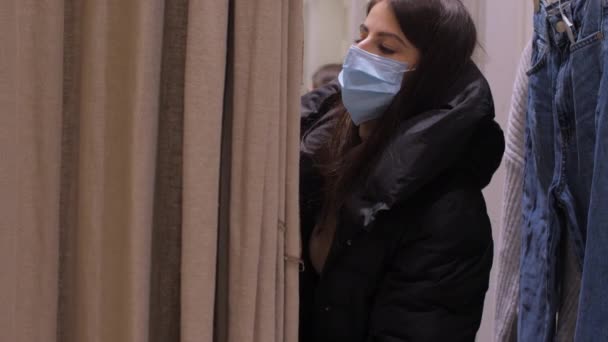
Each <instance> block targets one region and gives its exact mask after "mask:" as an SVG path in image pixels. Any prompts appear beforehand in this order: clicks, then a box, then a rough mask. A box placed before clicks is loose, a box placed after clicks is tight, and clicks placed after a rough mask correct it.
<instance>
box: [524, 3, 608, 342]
mask: <svg viewBox="0 0 608 342" xmlns="http://www.w3.org/2000/svg"><path fill="white" fill-rule="evenodd" d="M561 3H562V10H561V11H560V7H559V2H558V1H556V2H555V3H553V4H550V5H547V4H546V3H545V2H541V6H540V11H539V12H537V13H536V14H535V15H534V27H535V35H534V49H533V56H532V68H531V70H530V71H529V72H528V75H529V76H530V80H529V87H530V88H529V103H528V115H527V119H526V120H527V121H526V124H527V128H526V141H525V143H526V167H525V178H524V195H523V197H524V199H523V212H524V227H522V255H521V273H520V277H521V279H520V304H519V321H518V335H519V341H520V342H549V341H553V340H554V335H555V329H556V319H557V318H556V312H557V310H558V308H559V305H560V303H559V298H560V297H559V292H560V288H559V285H560V282H559V280H560V274H559V272H560V264H561V261H562V260H561V258H560V255H562V254H564V251H563V250H561V249H562V248H563V247H562V246H566V245H567V244H564V243H563V239H564V238H568V239H571V240H572V245H573V246H574V249H575V250H574V254H575V255H576V256H577V258H578V261H579V265H580V267H581V270H582V284H581V294H580V302H579V312H578V322H577V328H576V341H577V342H587V341H608V72H607V73H604V68H605V67H607V66H608V39H606V36H605V33H606V32H607V31H606V29H607V28H608V20H605V18H608V17H607V15H608V0H570V1H565V0H562V2H561ZM562 14H563V15H565V17H566V18H564V16H563V15H562ZM567 19H569V20H567ZM570 22H572V23H573V25H572V26H571V31H570V32H571V33H572V34H571V35H569V34H568V28H569V25H568V24H569V23H570Z"/></svg>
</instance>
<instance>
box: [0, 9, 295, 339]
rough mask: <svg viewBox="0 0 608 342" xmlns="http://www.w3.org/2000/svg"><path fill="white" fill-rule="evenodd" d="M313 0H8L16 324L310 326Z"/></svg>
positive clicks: (6, 120) (77, 334) (5, 315)
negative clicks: (306, 271)
mask: <svg viewBox="0 0 608 342" xmlns="http://www.w3.org/2000/svg"><path fill="white" fill-rule="evenodd" d="M301 12H302V6H301V3H300V1H298V0H294V1H291V0H289V1H280V2H279V1H271V0H230V1H229V0H224V1H207V0H151V1H143V0H140V1H136V0H127V1H125V0H108V1H84V0H44V1H40V0H3V1H1V2H0V42H1V45H0V331H2V335H3V337H2V340H6V341H15V342H33V341H40V342H49V341H58V342H64V341H65V342H83V341H85V342H98V341H99V342H106V341H112V342H115V341H116V342H121V341H129V342H131V341H142V342H143V341H193V342H194V341H205V342H206V341H214V340H215V341H222V342H223V341H239V342H241V341H245V342H246V341H260V342H262V341H263V342H267V341H276V342H283V341H294V342H295V341H296V340H297V311H298V308H297V291H298V290H297V277H298V275H297V272H298V264H297V258H298V255H299V240H298V239H299V232H298V224H299V223H298V210H297V193H298V175H297V170H298V169H297V168H298V159H297V158H298V139H299V134H298V129H299V128H298V125H299V114H298V113H299V90H300V87H301V74H302V72H301V65H302V45H303V43H302V23H301V21H302V19H301V15H302V13H301ZM220 204H221V205H220ZM216 284H217V286H216Z"/></svg>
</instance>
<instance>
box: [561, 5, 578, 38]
mask: <svg viewBox="0 0 608 342" xmlns="http://www.w3.org/2000/svg"><path fill="white" fill-rule="evenodd" d="M559 13H560V14H561V15H562V20H563V21H564V22H565V23H566V32H567V33H568V38H569V39H570V43H572V44H574V43H576V40H575V39H574V32H573V31H572V27H573V26H574V24H573V23H572V21H570V18H568V16H567V15H566V13H565V12H564V8H563V7H562V0H559Z"/></svg>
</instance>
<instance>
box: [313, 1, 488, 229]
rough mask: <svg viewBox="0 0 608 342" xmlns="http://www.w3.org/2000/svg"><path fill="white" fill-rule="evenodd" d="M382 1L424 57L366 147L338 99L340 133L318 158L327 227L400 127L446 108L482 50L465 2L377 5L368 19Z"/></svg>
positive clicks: (338, 129) (419, 2) (403, 85)
mask: <svg viewBox="0 0 608 342" xmlns="http://www.w3.org/2000/svg"><path fill="white" fill-rule="evenodd" d="M381 1H388V2H389V4H390V7H391V8H392V10H393V11H394V13H395V16H396V18H397V20H398V22H399V25H400V27H401V30H402V31H403V33H404V34H405V36H406V37H407V38H408V40H409V41H410V42H411V43H412V44H413V45H414V46H415V47H416V48H417V49H418V50H419V51H420V61H419V63H418V65H417V68H416V71H413V72H410V73H407V74H406V76H405V77H404V79H403V83H402V86H401V91H400V92H399V94H397V96H396V97H395V99H394V101H393V103H392V104H391V106H390V107H389V109H388V110H387V111H386V113H385V114H384V115H383V116H382V117H381V118H380V119H379V120H378V122H377V125H376V127H375V128H374V132H373V133H372V134H371V136H370V137H369V138H368V139H366V141H364V142H363V141H361V140H360V138H359V135H358V128H357V127H356V126H355V125H354V124H353V123H352V120H351V119H350V116H349V114H348V112H347V111H346V109H345V108H344V106H343V105H342V103H341V100H339V99H338V101H337V104H336V106H338V107H339V110H340V111H341V115H340V119H339V121H338V123H337V126H336V130H335V131H334V134H333V136H332V138H331V139H330V141H329V142H328V143H327V144H326V145H325V147H324V148H323V149H322V150H321V151H320V153H319V157H318V158H316V159H317V163H316V164H317V166H318V167H319V168H320V169H321V172H322V174H323V176H324V178H325V191H324V194H325V198H324V205H323V211H322V213H321V215H322V217H321V220H322V223H323V224H331V223H330V222H335V221H333V219H336V218H337V217H336V215H337V214H338V212H339V210H340V209H341V207H342V206H343V204H344V202H345V199H346V197H347V196H348V195H349V194H350V191H351V189H352V188H353V185H354V184H356V183H358V182H362V181H364V180H365V178H366V176H367V175H368V173H369V171H370V169H371V166H372V165H373V164H374V162H375V161H376V158H377V157H378V156H379V155H380V152H381V151H382V149H383V148H384V147H385V145H386V144H387V143H388V141H389V140H390V139H391V137H392V136H393V135H394V134H395V133H396V129H397V128H398V127H399V125H400V123H401V122H403V121H404V120H406V119H408V118H411V117H413V116H415V115H416V114H420V113H423V112H426V111H429V110H432V109H438V108H439V107H440V106H441V105H442V103H443V101H444V99H445V97H446V96H447V94H448V91H449V89H450V87H451V86H452V84H453V83H454V82H455V81H456V80H457V79H458V78H459V77H460V75H461V73H462V71H463V69H464V68H465V67H466V66H467V64H468V63H470V61H471V56H472V54H473V52H474V50H475V47H476V44H477V31H476V29H475V24H474V23H473V20H472V19H471V16H470V15H469V13H468V11H467V9H466V8H465V6H464V5H463V4H462V2H461V1H460V0H372V1H370V3H369V6H368V9H367V13H368V14H369V12H370V11H371V10H372V8H373V7H374V6H375V5H376V4H378V3H379V2H381Z"/></svg>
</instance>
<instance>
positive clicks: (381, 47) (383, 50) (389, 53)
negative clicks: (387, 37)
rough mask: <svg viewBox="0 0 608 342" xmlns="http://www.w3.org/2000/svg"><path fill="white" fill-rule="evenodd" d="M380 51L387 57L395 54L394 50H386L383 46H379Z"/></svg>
mask: <svg viewBox="0 0 608 342" xmlns="http://www.w3.org/2000/svg"><path fill="white" fill-rule="evenodd" d="M380 51H382V53H384V54H387V55H392V54H393V53H395V50H392V49H390V48H387V47H386V46H384V45H380Z"/></svg>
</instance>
